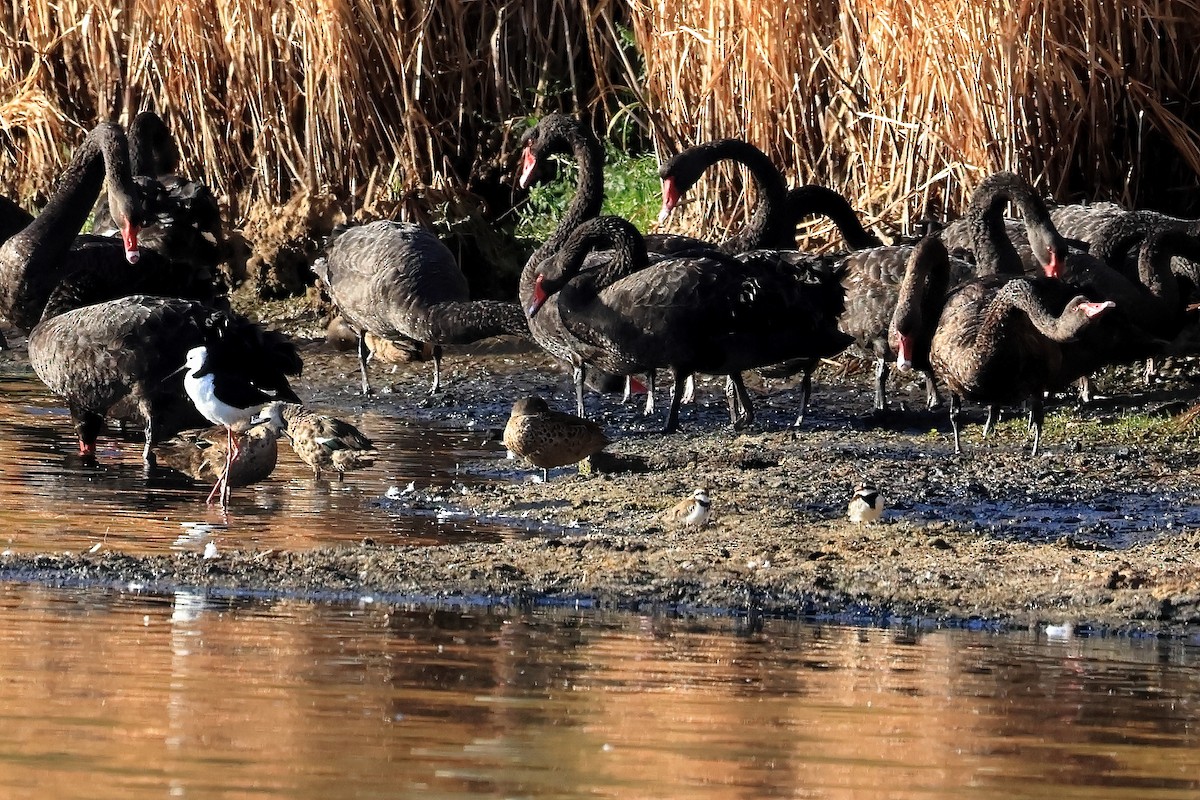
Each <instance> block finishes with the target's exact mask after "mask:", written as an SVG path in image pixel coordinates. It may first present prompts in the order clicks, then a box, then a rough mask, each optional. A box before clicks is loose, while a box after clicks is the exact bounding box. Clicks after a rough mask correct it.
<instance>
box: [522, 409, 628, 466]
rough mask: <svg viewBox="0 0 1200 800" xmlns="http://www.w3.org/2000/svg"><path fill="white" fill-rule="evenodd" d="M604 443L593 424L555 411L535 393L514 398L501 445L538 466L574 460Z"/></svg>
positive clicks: (601, 447) (585, 456) (578, 459)
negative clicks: (514, 401)
mask: <svg viewBox="0 0 1200 800" xmlns="http://www.w3.org/2000/svg"><path fill="white" fill-rule="evenodd" d="M608 442H609V439H608V437H607V436H605V435H604V430H603V429H602V428H601V427H600V426H599V425H597V424H596V423H594V422H592V421H591V420H587V419H583V418H582V417H577V416H575V415H574V414H566V413H564V412H561V411H555V410H553V409H551V408H550V407H549V406H548V405H547V404H546V401H545V400H543V399H542V398H540V397H537V396H530V397H525V398H522V399H520V400H518V401H517V402H516V403H515V404H514V405H513V409H512V414H511V415H510V416H509V418H508V424H507V425H505V426H504V446H505V447H507V448H508V449H509V450H511V451H512V452H513V453H516V454H517V455H519V456H522V457H524V458H525V459H527V460H528V461H529V462H530V463H531V464H533V465H534V466H536V467H541V468H542V469H550V468H552V467H561V466H565V465H567V464H575V463H578V462H580V461H582V460H583V459H585V458H587V457H588V456H590V455H592V454H593V453H597V452H599V451H601V450H603V449H604V447H605V446H606V445H607V444H608Z"/></svg>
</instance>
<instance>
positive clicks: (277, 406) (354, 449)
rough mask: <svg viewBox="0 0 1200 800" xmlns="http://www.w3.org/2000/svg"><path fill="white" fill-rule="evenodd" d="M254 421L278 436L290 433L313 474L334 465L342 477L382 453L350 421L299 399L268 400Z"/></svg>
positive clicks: (316, 475)
mask: <svg viewBox="0 0 1200 800" xmlns="http://www.w3.org/2000/svg"><path fill="white" fill-rule="evenodd" d="M252 422H255V423H260V422H261V423H265V424H266V426H267V427H268V428H269V429H270V430H271V431H273V432H274V433H275V435H276V436H278V435H279V434H281V433H282V434H284V435H285V436H287V439H288V441H289V442H291V445H292V450H294V451H296V455H297V456H299V457H300V460H301V461H303V462H304V463H305V464H308V466H310V467H312V471H313V477H314V478H320V477H321V470H322V469H332V470H335V471H336V472H337V474H338V480H339V481H340V480H343V479H344V478H345V477H346V471H347V470H351V469H359V468H360V467H368V466H370V465H371V464H374V463H375V458H376V457H377V456H378V455H379V454H378V453H377V452H376V451H375V445H373V444H372V443H371V440H370V439H368V438H367V437H366V436H365V435H364V434H363V432H362V431H360V430H359V429H358V428H356V427H354V426H353V425H351V424H350V423H349V422H346V421H345V420H340V419H338V418H336V417H330V416H327V415H325V414H318V413H316V412H314V411H309V410H308V409H306V408H304V406H302V405H300V404H298V403H285V402H282V401H275V402H273V403H268V404H267V405H266V406H264V407H263V409H262V411H261V412H260V413H259V414H257V415H256V416H255V417H254V419H253V420H252Z"/></svg>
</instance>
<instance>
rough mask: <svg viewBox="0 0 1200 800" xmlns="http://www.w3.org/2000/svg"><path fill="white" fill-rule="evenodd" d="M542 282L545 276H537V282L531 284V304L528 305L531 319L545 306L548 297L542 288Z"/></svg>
mask: <svg viewBox="0 0 1200 800" xmlns="http://www.w3.org/2000/svg"><path fill="white" fill-rule="evenodd" d="M543 280H545V276H544V275H538V276H537V280H536V281H534V282H533V302H532V303H530V304H529V316H531V317H532V316H533V315H534V314H536V313H537V312H538V309H540V308H541V307H542V306H544V305H545V304H546V298H548V297H549V296H550V295H548V294H546V290H545V288H543V287H542V281H543Z"/></svg>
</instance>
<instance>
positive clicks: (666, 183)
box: [658, 175, 683, 225]
mask: <svg viewBox="0 0 1200 800" xmlns="http://www.w3.org/2000/svg"><path fill="white" fill-rule="evenodd" d="M662 197H663V203H662V210H661V211H659V212H658V222H659V224H660V225H661V224H662V223H663V222H664V221H665V220H666V218H667V217H669V216H670V215H671V212H672V211H674V210H675V206H677V205H679V201H680V200H682V199H683V192H682V191H681V190H680V188H679V184H678V183H677V182H676V180H675V177H674V176H673V175H667V176H666V177H664V178H663V179H662Z"/></svg>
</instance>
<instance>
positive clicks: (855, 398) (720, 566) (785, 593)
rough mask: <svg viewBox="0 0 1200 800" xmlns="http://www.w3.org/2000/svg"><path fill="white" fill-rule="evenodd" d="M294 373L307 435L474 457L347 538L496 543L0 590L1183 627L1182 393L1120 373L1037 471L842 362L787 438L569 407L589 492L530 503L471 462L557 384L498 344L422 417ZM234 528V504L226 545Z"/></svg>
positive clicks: (775, 417) (396, 499) (479, 352)
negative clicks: (598, 428)
mask: <svg viewBox="0 0 1200 800" xmlns="http://www.w3.org/2000/svg"><path fill="white" fill-rule="evenodd" d="M309 328H311V329H315V326H309ZM305 330H309V329H305ZM304 355H305V358H306V371H305V377H304V381H303V384H302V386H301V387H300V389H301V394H302V395H303V396H305V397H308V398H310V402H311V403H312V404H313V405H315V406H317V407H319V408H321V409H323V410H328V411H330V412H332V413H338V411H339V410H343V411H355V410H362V409H363V408H364V407H365V408H370V409H372V410H373V411H376V412H382V413H390V414H395V415H397V416H403V417H406V418H409V419H414V420H417V421H419V422H427V423H428V424H430V425H449V426H455V427H460V428H463V429H468V430H471V431H474V432H477V434H478V439H479V441H480V442H481V443H483V442H487V443H488V450H489V453H490V455H491V457H489V458H478V459H473V460H468V461H464V462H463V463H461V464H460V465H459V466H458V469H459V470H460V471H461V472H462V474H463V475H464V476H469V480H466V479H464V480H463V481H462V482H461V483H459V482H453V484H452V486H450V487H449V488H447V487H446V486H444V485H443V486H441V487H431V486H430V487H422V486H416V485H414V486H411V487H387V486H380V487H379V494H378V497H377V498H376V499H375V500H373V501H372V503H371V507H369V508H365V509H364V513H372V510H373V509H386V510H387V511H388V512H389V513H396V512H400V513H412V514H443V515H446V514H450V515H456V516H459V517H461V518H463V519H468V520H479V521H481V522H486V523H488V524H489V525H500V526H503V527H504V528H505V529H507V530H509V531H511V535H509V536H508V537H507V538H505V539H503V540H501V541H495V540H494V539H493V540H489V541H474V540H468V539H464V540H463V541H455V542H448V543H444V544H437V545H433V546H420V547H417V546H413V547H407V546H390V545H381V544H379V543H377V542H375V541H373V540H372V539H371V538H370V537H364V539H363V541H362V542H361V543H359V544H358V545H357V546H338V547H318V548H317V549H314V550H306V551H295V552H291V551H277V550H262V551H255V550H252V549H246V550H238V549H236V548H235V547H232V546H229V547H225V548H222V549H221V550H220V551H219V552H218V553H217V557H216V558H204V557H203V555H202V554H200V553H191V552H188V553H179V554H175V555H169V556H147V557H135V556H131V555H126V554H122V553H119V552H110V551H108V550H105V549H100V550H99V551H97V552H94V553H77V554H72V553H61V552H55V553H53V554H49V553H48V554H41V555H29V554H23V553H5V554H2V555H0V579H8V580H37V581H41V582H47V583H55V584H66V585H75V584H81V583H86V584H92V585H95V584H101V585H112V586H117V587H132V588H145V589H147V590H161V591H170V590H172V589H178V588H185V587H186V588H200V589H209V590H212V591H220V592H239V593H249V594H259V593H264V594H279V593H284V594H297V593H298V594H306V595H314V596H331V595H337V596H346V595H351V596H362V595H371V596H391V597H415V598H424V599H426V600H433V601H436V600H437V599H438V598H453V597H463V596H469V597H474V598H481V599H486V598H495V599H497V600H503V601H529V602H538V601H547V602H558V601H567V602H569V601H574V600H577V599H578V600H586V601H588V602H591V603H595V604H599V605H602V606H605V607H621V608H640V609H646V608H661V609H671V608H681V607H682V608H688V609H712V610H721V611H728V612H733V613H749V614H757V613H762V614H767V615H785V616H789V615H799V616H808V615H818V616H825V615H838V614H841V613H845V612H851V613H854V614H855V615H857V616H859V617H860V618H861V617H862V616H864V615H865V616H866V617H874V618H878V619H880V620H894V619H896V618H906V619H926V620H927V619H933V620H944V621H946V622H963V621H981V622H985V623H988V624H997V625H1012V626H1034V625H1047V624H1053V625H1062V624H1064V623H1070V624H1073V625H1076V626H1092V627H1093V628H1099V629H1105V630H1126V631H1135V630H1137V631H1153V632H1182V631H1191V630H1194V629H1196V628H1197V626H1200V566H1198V564H1200V490H1198V489H1197V480H1196V475H1197V471H1198V470H1200V443H1197V441H1196V437H1195V435H1194V433H1193V432H1192V428H1191V427H1189V426H1188V425H1185V424H1182V423H1181V421H1180V419H1179V418H1178V416H1177V415H1178V412H1179V411H1180V410H1181V409H1183V408H1186V407H1187V406H1188V405H1190V404H1191V402H1192V400H1193V398H1194V397H1195V394H1196V391H1195V388H1194V384H1193V383H1192V382H1191V380H1190V378H1189V376H1188V372H1187V370H1184V371H1183V372H1182V373H1180V374H1178V375H1174V376H1168V377H1166V378H1164V379H1163V380H1161V381H1160V382H1159V383H1158V384H1156V385H1155V386H1153V387H1151V388H1147V387H1145V386H1142V385H1141V384H1140V383H1138V382H1136V381H1135V380H1134V379H1133V378H1132V375H1133V372H1132V371H1126V372H1125V373H1122V374H1117V375H1111V376H1106V377H1105V378H1104V379H1103V380H1102V381H1101V384H1100V389H1101V392H1102V393H1103V394H1106V395H1108V396H1107V397H1106V398H1102V399H1101V400H1099V401H1098V402H1095V403H1092V404H1090V405H1088V406H1082V407H1081V406H1079V405H1078V404H1077V403H1074V402H1064V403H1061V404H1059V405H1057V406H1055V407H1054V408H1053V409H1052V411H1051V415H1050V419H1049V424H1048V428H1047V431H1046V435H1045V438H1044V440H1043V441H1044V445H1045V446H1044V451H1043V452H1042V453H1040V454H1039V455H1038V456H1037V457H1032V456H1030V454H1029V444H1028V440H1027V437H1026V431H1025V426H1024V423H1023V420H1021V419H1020V418H1019V416H1020V415H1019V414H1016V412H1014V416H1013V417H1012V418H1007V419H1006V421H1005V422H1004V423H1002V424H1001V426H1000V429H999V431H998V432H997V434H995V435H994V436H993V437H991V438H989V439H988V440H982V439H981V438H980V424H981V423H982V419H983V412H982V410H981V409H971V410H970V413H969V419H970V422H971V424H970V426H969V427H968V428H967V430H966V433H965V436H964V452H963V454H962V455H958V456H955V455H954V454H953V450H952V444H951V441H950V437H949V424H948V420H947V418H946V415H945V412H944V411H933V412H930V411H926V410H924V409H921V410H903V409H902V406H907V407H908V408H910V409H914V408H916V407H917V406H918V404H919V403H920V402H921V400H922V399H923V388H922V387H921V386H920V385H919V384H917V383H909V382H901V383H893V384H892V404H893V410H892V411H891V412H889V413H887V414H885V415H883V416H879V415H875V414H872V413H871V410H870V408H871V396H872V391H871V386H870V384H871V380H870V377H869V371H870V370H869V367H868V365H866V364H865V363H864V362H861V361H858V360H856V359H854V358H852V357H849V356H848V357H845V358H844V359H842V360H840V361H838V362H837V363H831V364H828V365H826V366H825V367H823V369H822V371H821V372H820V373H819V374H818V381H817V388H816V391H815V393H814V398H813V406H812V408H811V410H810V412H809V414H808V416H807V418H806V419H805V421H804V424H803V425H802V426H801V427H800V428H798V429H796V428H793V427H792V426H791V423H792V422H793V420H794V417H795V415H796V410H797V409H796V403H797V402H798V399H799V392H798V390H797V388H796V387H795V386H793V384H792V383H791V382H780V381H763V380H761V379H759V378H757V377H755V378H752V379H750V380H749V381H748V383H749V384H750V385H751V386H752V388H753V390H754V391H755V393H756V396H757V401H758V412H759V413H758V419H757V421H756V423H755V425H754V426H753V427H752V428H751V429H750V430H748V431H744V432H735V431H733V430H731V429H730V428H729V425H728V416H727V412H726V410H725V406H724V397H723V392H722V387H721V385H720V383H719V382H718V381H715V380H706V381H703V382H702V383H701V386H700V390H699V401H698V403H697V405H695V406H692V407H685V409H684V412H683V415H682V418H681V432H680V433H677V434H673V435H663V434H661V433H658V432H657V430H658V427H659V426H660V425H661V423H662V417H663V412H664V411H665V403H666V401H667V397H666V395H665V393H663V392H662V391H661V390H660V393H659V395H658V401H659V409H660V410H659V413H658V414H656V415H655V416H654V417H652V418H647V417H644V416H643V415H642V414H641V409H640V406H641V398H639V399H638V402H637V403H636V404H624V405H623V404H621V403H620V398H619V396H603V397H601V396H598V395H594V394H592V395H589V400H588V405H589V412H591V413H590V414H589V416H592V417H593V418H595V419H597V420H598V421H600V422H601V423H602V424H604V425H605V427H606V429H607V430H608V432H609V435H610V436H611V437H612V438H614V440H615V441H614V443H613V444H612V445H610V446H609V448H608V450H607V451H606V454H605V456H604V457H603V458H602V459H600V460H599V461H598V462H597V464H596V467H595V469H594V470H592V472H591V474H587V475H581V474H577V473H576V471H575V470H574V469H573V468H560V469H557V470H552V471H551V473H550V480H549V481H548V482H546V483H543V482H540V481H539V480H535V477H540V471H537V470H533V469H528V468H526V465H522V464H520V463H518V462H514V461H508V460H505V459H504V458H503V449H502V447H501V446H500V445H499V444H498V442H496V441H495V440H496V439H497V438H498V434H499V431H500V429H501V428H502V427H503V425H504V422H505V420H506V419H507V416H508V409H509V407H510V406H511V404H512V402H513V401H514V400H516V399H517V398H519V397H521V396H523V395H525V394H528V393H534V392H536V393H539V394H542V395H543V396H545V397H547V398H548V399H550V400H551V403H552V404H553V405H555V406H556V407H558V408H561V409H564V410H566V409H568V408H570V406H571V402H572V401H571V393H570V387H569V385H568V380H567V377H566V375H565V374H564V373H563V372H562V371H561V370H559V369H558V368H556V367H555V365H553V364H552V363H551V362H549V361H548V360H546V359H545V358H544V357H543V356H541V355H540V354H538V353H535V352H533V351H531V350H530V349H529V348H528V347H527V346H525V345H523V344H522V343H520V342H517V341H515V340H496V341H494V342H492V343H484V344H483V345H482V346H479V347H476V348H473V349H471V350H470V351H469V352H464V351H462V350H459V351H456V352H454V353H451V354H450V355H449V356H448V358H447V361H446V364H445V365H444V370H445V372H444V374H445V381H446V387H445V389H444V390H443V391H442V392H440V393H438V394H436V395H430V394H429V391H428V386H429V377H430V366H429V365H428V364H422V363H411V364H403V365H400V366H398V367H396V368H395V371H394V372H391V371H390V368H379V369H376V370H375V371H374V372H373V381H374V382H375V383H376V384H377V385H378V386H379V387H380V390H381V391H380V392H379V393H377V394H376V395H374V396H372V397H370V398H365V399H364V398H361V397H360V396H359V395H358V393H357V387H358V382H357V362H356V359H355V357H354V356H353V355H352V354H350V353H345V352H338V351H335V350H334V349H332V348H331V347H329V346H328V345H326V344H325V343H324V342H321V341H317V340H313V341H312V342H310V343H309V344H307V345H305V347H304ZM1148 411H1149V412H1150V413H1147V412H1148ZM354 479H355V478H354V476H353V475H350V476H348V477H347V480H354ZM864 480H865V481H870V482H872V483H874V484H875V485H876V486H878V487H879V489H880V491H881V492H882V494H883V496H884V498H885V501H886V506H887V509H886V511H885V512H884V515H883V518H882V520H881V521H879V522H877V523H872V524H854V523H850V522H849V521H848V520H847V519H846V505H847V502H848V500H849V499H850V496H851V493H852V491H853V487H854V485H855V484H856V483H858V482H860V481H864ZM700 487H705V488H707V489H708V490H709V493H710V495H711V496H712V500H713V519H712V521H711V522H710V524H708V525H706V526H705V527H703V528H699V529H687V528H676V527H672V526H671V525H668V524H666V523H665V522H664V520H663V518H662V513H663V512H664V511H665V510H666V509H668V508H669V507H671V506H672V505H673V504H674V503H676V502H677V501H679V500H681V499H684V498H686V497H689V496H690V495H691V493H692V492H693V491H694V490H695V489H696V488H700ZM314 490H319V487H318V488H316V489H314ZM237 513H238V511H237V498H236V496H235V499H234V503H233V505H232V506H231V508H230V510H229V523H230V529H231V533H233V534H235V535H236V517H237ZM233 541H235V536H231V537H230V538H229V539H227V542H228V543H229V544H232V542H233ZM47 549H48V550H52V547H50V548H47Z"/></svg>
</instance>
